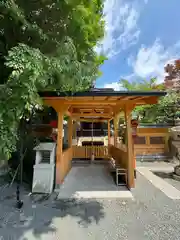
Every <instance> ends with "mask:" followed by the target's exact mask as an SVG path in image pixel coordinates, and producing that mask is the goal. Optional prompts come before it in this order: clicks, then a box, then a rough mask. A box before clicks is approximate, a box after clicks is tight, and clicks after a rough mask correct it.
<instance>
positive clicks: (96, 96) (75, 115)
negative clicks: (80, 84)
mask: <svg viewBox="0 0 180 240" xmlns="http://www.w3.org/2000/svg"><path fill="white" fill-rule="evenodd" d="M39 94H40V96H41V97H42V98H43V100H44V102H45V104H47V105H48V106H51V107H53V108H54V109H55V110H56V112H57V115H58V136H57V149H56V185H58V184H61V183H62V182H63V180H64V178H65V177H66V175H67V174H68V172H69V170H70V168H71V161H72V158H73V155H74V154H79V153H78V151H79V150H80V148H82V150H83V146H73V144H72V135H73V121H75V120H77V121H84V120H86V121H90V122H91V121H108V146H102V147H103V148H104V158H106V159H108V158H110V157H113V158H114V159H115V161H116V162H117V163H118V164H119V165H121V166H122V167H123V168H125V169H126V170H127V176H128V179H127V180H128V181H127V182H128V188H129V189H130V188H133V187H134V184H135V183H134V168H135V166H134V150H133V139H132V132H131V130H132V129H131V112H132V110H133V109H134V108H135V107H136V106H139V105H146V104H156V103H157V102H158V98H159V97H161V96H164V95H165V94H166V93H165V92H162V91H143V92H142V91H113V90H110V89H108V90H105V89H103V91H101V90H100V89H97V90H96V89H94V90H93V91H86V92H77V93H68V92H66V93H58V92H40V93H39ZM121 111H123V112H124V114H125V121H126V135H127V136H126V139H127V143H126V146H123V147H121V146H118V142H117V137H118V136H117V127H118V126H117V122H118V121H117V118H118V115H119V113H120V112H121ZM64 115H67V116H69V120H68V143H69V145H68V146H69V147H68V148H67V149H65V150H63V147H62V146H63V118H64ZM112 119H113V120H114V141H113V144H112V143H111V136H110V121H111V120H112ZM88 147H89V148H91V146H88ZM95 147H96V148H97V146H95ZM84 149H85V148H84ZM85 154H87V152H86V151H81V153H80V154H79V157H80V155H82V156H83V155H85Z"/></svg>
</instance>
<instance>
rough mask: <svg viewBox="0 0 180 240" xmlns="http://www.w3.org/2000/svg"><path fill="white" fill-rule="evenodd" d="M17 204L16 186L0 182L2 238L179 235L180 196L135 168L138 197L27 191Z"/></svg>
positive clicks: (166, 238)
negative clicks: (63, 196) (66, 196)
mask: <svg viewBox="0 0 180 240" xmlns="http://www.w3.org/2000/svg"><path fill="white" fill-rule="evenodd" d="M22 191H23V195H22V198H23V200H24V206H23V208H22V210H21V211H18V210H16V209H15V208H14V203H15V195H14V194H13V193H14V192H15V188H14V186H13V187H11V188H10V189H3V187H0V196H1V198H0V213H1V214H0V240H2V239H3V240H20V239H21V240H27V239H28V240H29V239H30V240H34V239H42V240H46V239H48V240H55V239H56V240H59V239H62V240H71V239H73V240H76V239H77V240H85V239H91V240H125V239H127V240H146V239H147V240H150V239H152V240H176V239H177V240H179V239H180V230H179V222H180V201H178V200H176V201H174V200H170V199H169V198H167V197H166V196H165V195H164V194H163V193H162V192H161V191H159V190H158V189H156V188H155V187H154V186H153V185H152V184H151V183H150V182H149V181H147V180H146V179H145V178H144V177H143V176H141V175H140V174H137V182H136V188H135V189H134V190H133V191H132V193H133V196H134V200H122V199H120V200H107V199H106V200H88V201H81V202H80V201H79V202H77V201H68V200H67V201H59V200H58V201H57V200H56V194H53V195H52V196H51V197H49V198H48V196H47V195H44V196H43V195H34V196H31V197H30V196H28V191H27V190H22Z"/></svg>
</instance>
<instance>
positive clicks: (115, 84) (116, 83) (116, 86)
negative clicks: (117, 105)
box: [103, 74, 134, 91]
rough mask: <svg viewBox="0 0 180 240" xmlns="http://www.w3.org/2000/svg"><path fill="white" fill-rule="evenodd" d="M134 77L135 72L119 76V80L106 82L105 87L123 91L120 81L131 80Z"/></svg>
mask: <svg viewBox="0 0 180 240" xmlns="http://www.w3.org/2000/svg"><path fill="white" fill-rule="evenodd" d="M133 78H134V74H130V75H126V76H119V78H118V79H117V81H114V82H111V83H106V84H104V86H103V88H113V89H114V90H115V91H121V90H122V91H123V90H126V89H124V88H123V87H122V86H121V84H120V83H119V81H120V79H126V80H128V81H131V80H132V79H133Z"/></svg>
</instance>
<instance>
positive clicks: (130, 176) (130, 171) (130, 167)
mask: <svg viewBox="0 0 180 240" xmlns="http://www.w3.org/2000/svg"><path fill="white" fill-rule="evenodd" d="M131 111H132V107H129V108H128V106H126V107H125V120H126V135H127V136H126V138H127V153H128V159H127V160H128V188H129V189H131V188H133V187H134V164H133V160H134V154H133V141H132V131H131Z"/></svg>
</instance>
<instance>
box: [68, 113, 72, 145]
mask: <svg viewBox="0 0 180 240" xmlns="http://www.w3.org/2000/svg"><path fill="white" fill-rule="evenodd" d="M72 135H73V122H72V118H71V117H69V119H68V144H69V147H72Z"/></svg>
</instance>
